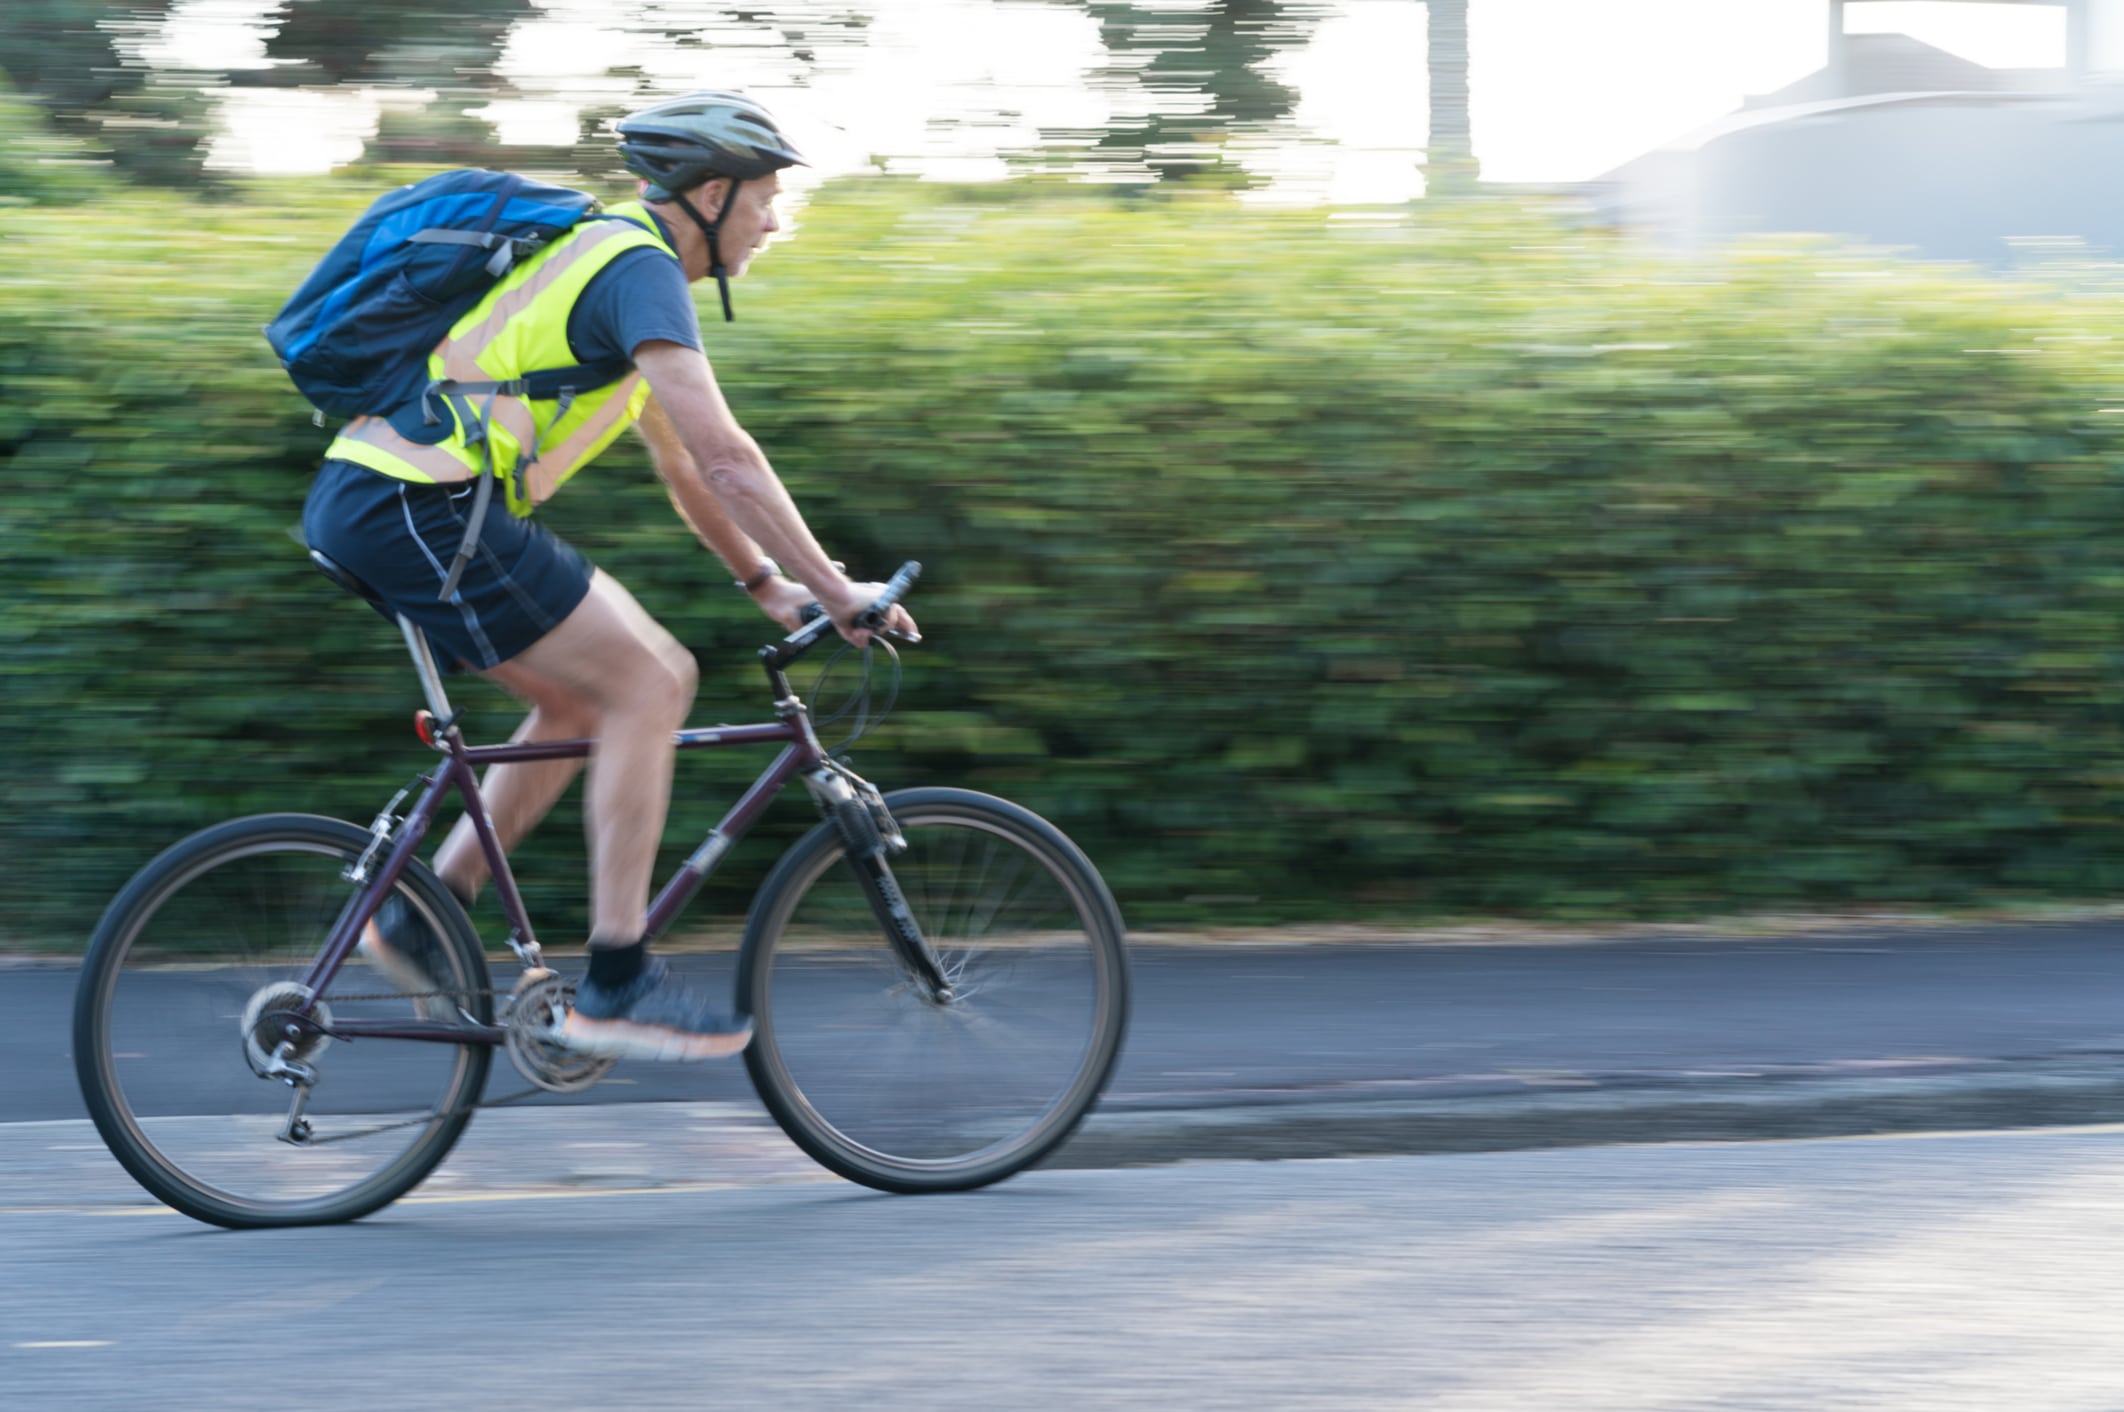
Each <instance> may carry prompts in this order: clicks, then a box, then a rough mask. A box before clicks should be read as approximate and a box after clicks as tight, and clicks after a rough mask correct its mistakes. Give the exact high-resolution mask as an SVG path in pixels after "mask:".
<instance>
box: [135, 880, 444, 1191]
mask: <svg viewBox="0 0 2124 1412" xmlns="http://www.w3.org/2000/svg"><path fill="white" fill-rule="evenodd" d="M353 857H354V854H353V853H352V852H351V851H350V850H349V849H347V848H346V847H344V846H341V845H335V844H330V843H325V842H322V841H314V840H299V839H289V838H279V839H266V840H259V841H257V842H255V843H253V844H250V845H248V846H238V847H233V848H230V849H228V850H225V851H216V852H214V853H213V854H211V855H210V856H207V857H204V858H201V859H200V860H198V861H197V863H196V864H194V865H193V866H192V867H189V868H187V869H184V870H182V871H181V872H179V873H177V874H175V875H173V876H172V877H171V878H170V879H168V880H166V881H165V882H164V883H163V884H162V886H160V887H159V888H157V889H156V891H155V892H154V893H153V894H152V895H151V896H149V897H147V898H144V899H142V902H141V904H140V905H139V906H138V907H136V908H135V909H134V911H133V913H132V915H131V916H130V918H129V919H128V925H127V928H126V931H125V932H124V934H123V935H122V936H120V937H117V938H114V942H115V944H116V945H117V947H118V951H117V954H116V955H115V956H114V958H113V960H112V963H111V964H110V965H109V966H108V967H107V969H106V970H105V972H104V977H103V994H102V997H101V1001H102V1003H101V1005H100V1006H99V1010H100V1014H101V1022H100V1024H99V1025H98V1027H97V1028H98V1036H97V1039H98V1044H97V1054H96V1059H97V1063H98V1066H99V1069H100V1071H101V1073H102V1074H103V1076H104V1081H105V1086H106V1088H107V1090H108V1092H109V1094H110V1096H111V1099H112V1108H113V1110H114V1114H113V1116H114V1117H115V1118H116V1119H117V1120H118V1121H119V1122H120V1123H122V1124H123V1125H124V1127H125V1130H126V1134H127V1136H129V1137H130V1138H131V1140H132V1141H133V1143H134V1144H136V1145H137V1146H138V1148H139V1149H140V1155H141V1156H142V1157H143V1158H145V1159H146V1160H147V1161H148V1162H149V1163H151V1164H152V1165H153V1166H154V1167H155V1168H156V1169H157V1170H158V1171H159V1172H160V1173H161V1174H162V1175H163V1176H164V1178H165V1179H166V1180H167V1181H168V1182H170V1183H171V1184H172V1185H174V1186H177V1187H179V1188H182V1189H183V1190H184V1191H185V1192H186V1193H188V1194H191V1195H193V1196H196V1197H197V1198H199V1199H201V1200H204V1201H206V1202H208V1203H212V1204H215V1205H218V1206H222V1207H226V1208H228V1209H230V1210H235V1211H248V1212H256V1213H260V1214H280V1215H287V1216H298V1215H300V1214H302V1213H304V1212H308V1211H316V1210H321V1209H324V1208H327V1207H331V1206H335V1205H343V1204H346V1203H348V1202H349V1201H350V1200H355V1201H358V1200H359V1199H360V1198H361V1195H362V1193H364V1192H365V1191H372V1190H377V1189H381V1188H384V1187H390V1186H395V1185H396V1184H397V1183H398V1182H399V1181H400V1180H401V1177H402V1174H403V1172H404V1171H405V1169H406V1168H407V1166H408V1164H409V1163H413V1162H415V1161H417V1160H419V1154H420V1151H421V1149H422V1148H423V1147H424V1146H425V1145H426V1144H427V1143H428V1141H429V1140H430V1139H431V1138H432V1137H433V1135H434V1134H435V1133H436V1131H437V1129H438V1128H439V1127H440V1126H441V1125H443V1124H444V1123H446V1122H448V1121H450V1119H449V1117H448V1114H449V1112H450V1110H451V1109H453V1108H455V1107H457V1106H459V1105H461V1104H462V1103H464V1102H468V1101H470V1095H469V1094H468V1093H467V1091H466V1090H467V1088H468V1085H469V1084H470V1082H471V1080H472V1078H473V1074H472V1066H473V1063H474V1052H473V1051H472V1050H471V1049H469V1048H468V1047H465V1046H459V1045H443V1044H426V1043H414V1042H399V1043H393V1042H390V1041H383V1040H362V1041H359V1042H356V1043H335V1044H331V1045H328V1046H322V1047H320V1049H319V1051H318V1052H317V1053H316V1054H315V1055H314V1056H313V1060H312V1062H313V1063H314V1064H315V1066H316V1068H317V1070H318V1075H319V1078H318V1083H317V1084H316V1086H315V1087H314V1088H313V1089H312V1090H311V1095H310V1099H309V1103H308V1107H307V1112H306V1115H305V1116H306V1117H307V1119H308V1121H309V1123H310V1126H311V1130H312V1132H313V1133H314V1135H315V1137H316V1138H317V1139H321V1141H317V1142H315V1143H313V1144H312V1145H308V1146H301V1147H298V1146H294V1145H290V1144H288V1143H285V1142H282V1141H280V1140H279V1134H280V1133H281V1132H282V1131H284V1130H285V1127H286V1122H287V1116H288V1110H289V1104H290V1100H291V1098H292V1090H291V1089H290V1088H289V1087H288V1085H287V1084H286V1083H284V1082H281V1081H278V1080H272V1079H264V1078H260V1077H259V1076H258V1075H257V1074H255V1073H254V1072H253V1070H252V1067H251V1064H250V1062H249V1061H248V1060H247V1059H246V1056H245V1052H244V1049H245V1045H244V1039H245V1034H244V1027H243V1017H244V1015H245V1013H246V1012H247V1010H249V1009H252V1008H254V1006H253V1002H254V1001H255V1000H256V999H257V997H258V996H259V995H260V994H261V993H267V992H273V991H274V990H275V988H280V989H281V990H282V991H284V990H285V989H286V988H289V987H292V986H294V985H296V984H297V983H299V982H300V981H301V980H302V978H303V977H304V976H305V975H306V974H307V972H308V970H309V967H310V964H311V962H312V961H313V960H314V959H315V957H316V955H317V953H318V951H319V950H320V949H321V947H322V945H323V942H324V939H325V937H326V935H327V934H328V933H329V931H330V929H331V926H332V924H333V922H334V921H336V920H337V918H338V916H339V914H340V912H341V911H342V909H343V908H344V907H345V906H346V904H347V903H348V902H349V901H350V900H351V898H352V895H353V892H354V887H353V885H352V884H351V883H349V882H347V881H346V880H345V879H344V878H343V877H342V876H341V873H342V872H343V870H344V869H345V868H346V867H347V866H348V864H349V863H351V861H352V860H353ZM400 892H401V895H403V896H404V897H406V899H407V900H408V901H409V902H411V903H412V904H413V906H414V907H415V909H416V910H418V911H420V912H421V913H422V915H424V916H426V917H427V919H428V921H429V924H430V925H431V926H436V927H437V928H438V931H440V929H441V927H440V922H439V919H437V918H436V917H435V916H434V915H433V914H432V912H431V911H430V910H429V909H428V907H427V906H426V904H425V903H424V902H423V901H422V900H421V899H420V898H419V896H418V895H417V894H415V893H413V892H411V891H409V890H407V889H405V888H404V887H401V889H400ZM446 951H448V954H449V955H450V958H451V964H452V966H453V967H454V968H457V969H456V974H455V976H454V980H453V984H454V985H455V986H457V987H459V988H464V989H469V988H470V982H469V980H468V979H467V978H466V977H465V975H464V974H463V971H462V965H463V963H462V961H461V960H460V959H459V958H458V957H457V956H456V954H455V952H454V950H450V949H447V948H446ZM362 996H377V997H385V996H389V997H390V998H387V999H385V998H379V999H374V1000H365V999H358V998H355V997H362ZM324 999H325V1001H326V1003H327V1004H328V1006H329V1007H330V1010H331V1013H332V1015H333V1016H334V1018H335V1019H340V1020H345V1019H350V1018H365V1019H384V1018H393V1019H412V1018H417V1017H418V1014H419V1012H418V1008H417V1005H416V1002H414V1001H411V1000H408V999H405V998H403V997H400V996H397V995H395V993H394V990H393V987H392V986H391V984H390V983H389V982H388V981H387V980H385V979H384V978H383V977H382V976H381V975H379V974H377V973H376V972H375V971H373V970H372V969H371V968H370V967H368V966H367V965H366V964H364V963H362V962H361V961H360V960H359V959H358V958H355V959H352V960H350V961H349V962H348V964H347V965H345V966H343V967H342V968H341V969H340V971H339V973H338V975H337V976H335V977H334V978H333V982H332V985H331V986H330V988H329V989H328V990H327V992H326V994H325V997H324ZM387 1124H389V1125H397V1126H390V1127H385V1125H387ZM374 1129H382V1130H381V1131H371V1132H369V1133H368V1134H367V1135H366V1136H363V1135H360V1134H361V1132H362V1130H374Z"/></svg>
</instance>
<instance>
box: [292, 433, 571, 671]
mask: <svg viewBox="0 0 2124 1412" xmlns="http://www.w3.org/2000/svg"><path fill="white" fill-rule="evenodd" d="M477 488H478V487H477V485H476V484H475V483H474V482H472V481H463V482H460V483H458V484H456V485H422V484H420V483H418V482H415V481H403V480H398V479H396V478H394V477H392V476H387V475H384V474H383V473H382V472H380V471H372V470H370V469H369V468H368V467H366V466H357V465H355V464H353V463H352V462H351V461H327V462H325V463H324V466H323V467H322V468H321V469H320V470H319V471H318V472H317V479H316V481H315V482H314V483H313V484H312V485H311V486H310V499H309V502H308V503H307V504H306V505H304V506H303V512H302V529H303V534H304V535H305V536H306V537H307V538H308V540H309V542H310V546H311V547H312V548H315V549H322V550H323V551H324V552H325V553H326V554H328V555H330V556H331V557H332V558H333V559H335V560H337V561H338V562H339V563H340V564H341V565H342V566H344V567H345V568H346V569H348V570H349V571H351V572H352V573H353V574H354V575H355V576H356V577H357V578H359V579H361V580H362V581H363V582H365V583H367V584H368V585H369V587H371V588H373V589H375V590H376V591H377V592H378V593H379V594H381V595H383V599H384V602H385V604H386V605H388V606H387V610H386V611H385V612H384V616H385V617H386V618H389V617H391V615H392V614H393V613H403V614H405V615H406V616H407V617H408V618H411V619H412V620H413V621H414V622H415V623H416V624H418V625H419V626H420V628H421V630H422V631H423V632H425V633H426V634H427V636H428V641H429V643H430V644H432V645H433V647H434V648H435V655H436V657H437V659H438V660H439V661H440V662H441V664H442V665H444V666H445V667H449V666H453V665H462V666H464V667H470V668H475V669H478V668H486V667H493V666H499V665H500V664H501V663H503V662H506V661H508V660H509V659H510V658H511V657H514V656H516V655H517V654H518V653H519V652H522V651H523V650H524V649H525V648H527V647H529V646H530V645H531V644H532V643H534V642H536V641H538V640H539V639H540V638H542V637H544V636H545V635H546V634H547V633H549V632H551V631H553V629H554V628H556V627H558V626H559V625H560V622H561V619H563V618H565V617H567V616H568V614H570V613H572V612H574V611H575V606H576V605H577V604H578V603H581V602H582V601H583V598H584V596H585V595H586V594H588V593H589V592H590V574H591V565H590V561H589V560H587V559H585V558H584V557H583V556H582V555H581V554H580V553H578V552H577V551H576V550H575V548H574V547H573V546H571V545H569V544H568V543H566V542H565V541H563V540H561V539H559V538H558V537H556V536H555V535H553V534H551V533H549V532H548V531H547V530H546V529H545V528H544V527H543V526H541V525H538V524H536V523H534V522H532V521H530V520H520V519H518V518H517V517H516V516H514V515H512V514H510V513H509V507H508V505H507V504H506V503H505V498H504V497H503V496H502V495H501V494H500V487H499V486H497V487H495V490H496V493H495V494H494V496H493V497H492V498H491V499H490V500H489V501H488V503H487V516H486V523H485V524H484V525H483V526H481V529H480V535H479V549H478V550H477V552H476V553H475V554H474V555H473V557H472V560H471V562H469V563H467V564H466V565H465V572H464V574H463V575H462V576H461V577H460V578H459V579H458V581H457V593H456V596H455V598H454V600H453V601H451V602H447V603H445V602H442V601H441V600H439V599H437V598H436V596H435V594H436V591H437V590H438V589H440V588H441V587H442V581H443V575H444V574H446V573H448V572H449V568H450V561H451V560H452V559H453V558H455V557H456V555H457V547H458V545H459V544H460V543H462V542H463V540H464V537H465V517H466V516H467V515H469V514H470V513H471V511H472V496H473V493H474V492H475V491H476V490H477Z"/></svg>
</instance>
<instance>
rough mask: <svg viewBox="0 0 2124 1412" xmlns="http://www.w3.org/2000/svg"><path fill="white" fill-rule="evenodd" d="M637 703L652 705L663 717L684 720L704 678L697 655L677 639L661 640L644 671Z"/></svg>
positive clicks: (636, 697) (646, 705) (637, 692)
mask: <svg viewBox="0 0 2124 1412" xmlns="http://www.w3.org/2000/svg"><path fill="white" fill-rule="evenodd" d="M641 675H642V681H641V682H640V683H639V684H638V689H637V691H636V693H635V695H634V701H635V704H637V705H640V706H645V707H651V708H654V709H656V710H657V713H658V714H659V715H662V716H667V717H669V718H671V719H673V720H675V721H684V719H685V717H686V713H687V712H688V711H691V710H692V709H693V694H694V692H695V691H696V690H697V689H698V688H699V686H700V681H701V669H700V666H699V665H698V664H697V663H696V662H695V661H694V660H693V654H692V653H691V652H688V651H687V650H686V649H685V648H683V647H681V646H679V645H678V643H677V642H676V641H667V642H663V643H659V644H658V645H657V647H656V649H655V651H654V652H653V653H652V654H651V657H650V661H649V662H648V663H646V664H645V665H644V667H643V670H642V673H641Z"/></svg>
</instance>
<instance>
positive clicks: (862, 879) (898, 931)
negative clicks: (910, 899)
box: [804, 760, 956, 1005]
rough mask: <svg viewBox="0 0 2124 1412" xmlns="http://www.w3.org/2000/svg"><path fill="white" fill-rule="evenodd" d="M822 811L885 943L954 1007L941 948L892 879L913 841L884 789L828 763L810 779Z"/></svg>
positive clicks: (926, 990)
mask: <svg viewBox="0 0 2124 1412" xmlns="http://www.w3.org/2000/svg"><path fill="white" fill-rule="evenodd" d="M804 783H805V785H806V786H807V787H808V788H809V789H810V790H811V797H812V798H813V799H814V800H816V801H817V802H818V806H819V812H820V813H822V814H824V815H825V816H826V817H827V818H829V819H831V820H832V821H833V824H834V827H835V828H836V829H838V830H839V831H840V834H841V842H842V843H843V844H844V845H845V846H846V848H847V850H848V866H849V868H850V870H851V871H853V872H854V873H855V876H856V881H857V883H858V884H860V885H861V886H862V889H863V896H864V897H865V898H866V899H867V900H868V901H869V903H870V910H871V911H872V912H873V913H874V914H875V915H876V916H877V919H878V925H879V926H880V927H882V928H884V931H885V940H886V941H887V942H888V943H889V944H890V945H891V947H892V951H893V954H894V955H895V956H897V957H898V958H899V959H900V964H901V966H902V967H904V968H905V969H906V971H907V974H908V976H909V977H910V978H911V979H912V980H913V981H914V983H915V985H916V986H917V987H918V988H919V989H920V990H921V992H922V996H923V998H924V999H926V1000H929V1001H931V1002H932V1003H934V1004H938V1005H948V1004H950V1003H951V1002H952V1000H953V999H955V998H956V997H955V996H954V995H953V992H952V988H951V981H950V978H949V977H947V976H946V975H945V974H944V966H943V963H942V962H941V961H939V960H938V959H937V953H936V950H935V948H933V947H932V946H930V944H929V939H928V938H927V937H925V936H923V935H922V924H921V922H919V921H918V920H916V918H915V914H914V909H913V908H912V907H909V906H908V905H907V895H906V894H905V893H903V892H901V891H900V884H899V881H898V880H897V879H895V878H894V877H893V875H892V864H891V862H890V861H889V860H890V859H891V857H892V855H893V854H895V853H902V852H905V851H906V848H907V838H906V836H905V835H904V834H902V833H901V832H900V826H899V825H898V824H897V823H895V822H893V817H892V811H891V810H889V809H887V808H886V807H885V798H884V796H883V795H881V794H879V793H878V787H877V786H876V785H874V784H872V783H871V782H870V781H868V780H866V779H864V778H863V777H862V776H860V775H858V774H856V773H855V772H854V771H852V770H849V769H847V768H846V767H844V766H842V765H841V764H839V763H838V762H837V761H832V760H828V761H825V762H822V763H821V764H820V765H819V767H818V768H817V769H815V770H812V771H810V772H809V773H808V774H806V775H805V776H804Z"/></svg>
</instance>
